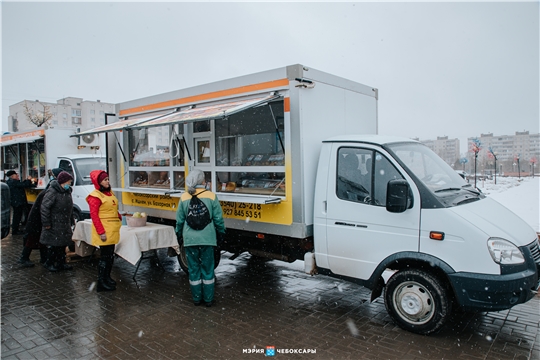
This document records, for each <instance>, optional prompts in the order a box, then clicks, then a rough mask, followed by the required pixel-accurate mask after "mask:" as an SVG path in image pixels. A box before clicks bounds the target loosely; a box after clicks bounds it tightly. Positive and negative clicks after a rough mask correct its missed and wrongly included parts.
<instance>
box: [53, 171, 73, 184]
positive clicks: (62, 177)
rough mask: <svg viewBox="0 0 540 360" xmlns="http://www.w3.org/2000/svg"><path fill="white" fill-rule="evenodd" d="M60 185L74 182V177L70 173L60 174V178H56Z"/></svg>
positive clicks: (63, 172)
mask: <svg viewBox="0 0 540 360" xmlns="http://www.w3.org/2000/svg"><path fill="white" fill-rule="evenodd" d="M56 180H57V181H58V183H59V184H64V183H67V182H68V181H70V180H73V176H71V175H70V174H69V173H68V172H65V171H62V172H60V174H58V177H57V178H56Z"/></svg>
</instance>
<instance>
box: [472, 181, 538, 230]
mask: <svg viewBox="0 0 540 360" xmlns="http://www.w3.org/2000/svg"><path fill="white" fill-rule="evenodd" d="M471 184H473V185H474V180H471ZM476 187H478V188H479V189H480V190H482V192H483V193H484V194H486V195H487V196H489V197H491V198H492V199H494V200H496V201H498V202H500V203H501V204H503V205H504V206H506V207H507V208H508V209H510V210H512V211H513V212H514V213H516V214H517V215H518V216H519V217H521V218H522V219H523V220H525V221H526V222H527V223H528V224H529V225H531V227H532V228H533V229H534V230H535V231H536V232H540V210H539V208H540V178H538V177H535V178H534V179H533V178H531V177H526V178H521V179H518V178H517V177H515V178H514V177H502V178H501V177H497V185H495V181H494V180H486V181H477V182H476Z"/></svg>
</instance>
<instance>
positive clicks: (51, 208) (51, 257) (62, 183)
mask: <svg viewBox="0 0 540 360" xmlns="http://www.w3.org/2000/svg"><path fill="white" fill-rule="evenodd" d="M72 181H73V177H72V176H71V175H70V174H69V173H67V172H65V171H62V172H61V173H60V174H58V177H57V179H56V180H53V181H51V186H50V188H49V190H47V193H46V194H45V196H44V197H43V202H42V203H41V223H42V230H41V237H40V239H39V242H40V243H42V244H43V245H47V249H48V253H47V261H46V262H45V264H44V266H45V268H47V270H49V271H61V270H71V269H73V267H72V266H70V265H67V264H66V246H68V245H69V244H70V243H71V241H72V240H71V237H72V235H73V230H72V229H71V217H72V212H73V199H72V198H71V191H72V189H71V186H70V185H71V182H72Z"/></svg>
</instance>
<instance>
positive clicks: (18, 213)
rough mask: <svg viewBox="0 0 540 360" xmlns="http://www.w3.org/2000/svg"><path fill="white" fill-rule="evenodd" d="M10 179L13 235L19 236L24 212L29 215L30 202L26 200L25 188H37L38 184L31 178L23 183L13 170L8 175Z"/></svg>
mask: <svg viewBox="0 0 540 360" xmlns="http://www.w3.org/2000/svg"><path fill="white" fill-rule="evenodd" d="M6 176H7V177H8V179H7V181H6V184H8V186H9V193H10V194H11V207H12V208H13V218H12V220H11V234H12V235H18V234H19V224H20V222H21V219H22V216H23V212H25V213H26V214H28V201H27V200H26V192H25V191H24V189H25V188H31V187H35V186H36V184H35V183H34V181H33V180H32V178H31V177H30V176H29V177H28V179H26V180H24V181H21V180H20V178H19V174H17V173H16V172H15V171H13V170H9V171H8V172H7V173H6Z"/></svg>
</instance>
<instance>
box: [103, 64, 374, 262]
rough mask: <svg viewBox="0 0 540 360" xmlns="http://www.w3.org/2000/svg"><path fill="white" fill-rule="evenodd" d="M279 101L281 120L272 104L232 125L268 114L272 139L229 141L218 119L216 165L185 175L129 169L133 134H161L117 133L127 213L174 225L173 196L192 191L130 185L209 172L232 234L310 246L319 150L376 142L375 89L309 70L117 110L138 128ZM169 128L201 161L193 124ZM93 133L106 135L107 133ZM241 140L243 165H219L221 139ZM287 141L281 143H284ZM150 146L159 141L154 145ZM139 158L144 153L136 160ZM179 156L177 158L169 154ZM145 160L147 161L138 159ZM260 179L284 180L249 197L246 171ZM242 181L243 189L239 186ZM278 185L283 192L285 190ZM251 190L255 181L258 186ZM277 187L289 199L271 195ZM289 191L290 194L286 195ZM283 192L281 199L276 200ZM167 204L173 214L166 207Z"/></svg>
mask: <svg viewBox="0 0 540 360" xmlns="http://www.w3.org/2000/svg"><path fill="white" fill-rule="evenodd" d="M273 96H276V97H277V98H276V99H274V100H269V101H271V102H272V103H273V104H274V105H273V106H274V109H272V111H273V112H274V114H272V113H271V112H269V111H268V105H266V104H264V103H263V104H262V105H255V106H254V107H249V106H248V107H247V108H246V109H245V110H244V111H241V112H239V113H236V114H235V115H231V116H230V119H234V118H235V116H236V117H237V119H239V120H237V121H238V124H240V126H243V127H244V128H248V127H250V126H251V124H250V121H251V118H249V119H248V120H245V121H243V122H242V120H241V119H240V117H242V116H245V117H249V114H250V112H251V111H255V112H257V111H259V110H260V113H257V114H259V115H261V117H264V122H262V123H261V124H259V126H261V127H268V129H266V130H264V136H265V138H264V139H262V136H260V134H257V135H251V137H250V135H247V136H244V137H243V138H242V134H244V133H246V132H250V131H251V130H245V129H244V128H240V129H236V130H235V131H231V132H229V133H227V134H225V136H224V137H220V134H219V133H216V132H219V130H218V128H219V127H220V126H222V124H224V122H225V120H223V119H222V118H215V120H213V121H211V125H210V130H211V131H209V132H206V135H207V136H205V137H204V139H205V140H209V141H210V148H211V149H212V154H211V155H212V158H211V159H210V163H199V162H198V161H197V159H191V160H189V158H188V157H187V154H184V157H185V162H184V163H183V164H182V165H181V166H177V165H174V162H175V161H177V160H176V159H173V160H171V161H169V162H168V164H169V165H166V166H151V167H150V166H140V165H141V164H140V163H130V160H128V159H127V158H126V159H124V156H126V157H127V155H126V154H127V153H128V152H130V151H133V150H134V148H136V147H137V144H135V142H137V141H135V142H133V143H132V144H130V140H129V139H127V138H128V137H129V136H128V133H129V132H130V130H131V132H135V131H137V129H139V133H140V132H141V131H147V132H151V131H152V129H155V125H148V122H146V123H144V122H143V123H142V124H141V125H140V126H133V125H131V126H128V127H126V129H127V131H123V132H122V133H117V136H123V149H122V151H119V149H120V148H119V147H118V146H114V145H113V144H112V145H113V146H109V151H111V148H112V149H115V152H116V158H115V159H116V160H117V162H116V164H114V165H113V164H109V166H116V167H118V169H116V171H113V173H116V177H114V175H112V176H111V177H113V178H114V181H115V183H113V188H114V189H115V190H116V191H121V192H122V193H123V196H122V202H123V209H124V210H126V211H131V212H134V211H140V209H141V208H145V207H146V209H144V211H145V212H146V213H147V214H149V216H151V217H156V218H160V219H169V220H174V219H175V210H176V204H177V202H178V199H177V197H178V196H179V195H178V194H174V192H175V191H176V192H181V191H184V188H183V186H180V187H176V188H175V186H174V185H175V184H172V183H173V181H170V182H171V184H170V187H167V186H166V187H164V188H163V189H160V190H159V191H156V189H155V188H152V187H150V186H148V187H144V186H137V187H134V186H130V185H133V182H134V180H135V179H134V178H133V177H134V176H135V175H134V170H143V171H147V172H150V174H149V175H150V176H151V175H152V174H151V173H152V172H155V171H156V170H159V171H165V172H168V173H169V178H171V179H173V178H174V176H175V175H174V174H175V172H176V171H179V172H183V173H184V176H185V174H186V173H187V172H188V171H189V169H190V168H199V169H201V170H203V171H208V173H209V177H208V179H207V180H209V181H211V183H212V184H213V186H212V190H213V191H215V192H216V193H217V195H218V197H219V199H220V200H221V201H222V205H223V209H224V215H225V218H226V226H227V229H229V230H231V231H234V230H239V231H243V232H254V233H265V234H271V235H275V236H278V237H284V238H287V239H288V240H291V239H299V240H300V239H306V238H309V237H311V236H312V235H313V211H312V209H313V192H314V186H315V181H314V179H315V174H316V167H317V162H318V156H319V151H320V143H321V141H322V140H323V139H325V138H326V137H328V136H329V135H330V136H331V135H338V134H342V133H368V134H374V133H376V132H377V90H376V89H373V88H372V87H369V86H365V85H362V84H359V83H356V82H353V81H350V80H347V79H344V78H340V77H337V76H334V75H330V74H327V73H324V72H321V71H317V70H314V69H308V68H306V67H304V66H301V65H293V66H288V67H283V68H279V69H274V70H270V71H265V72H261V73H257V74H252V75H247V76H241V77H238V78H234V79H229V80H223V81H219V82H215V83H211V84H207V85H201V86H197V87H193V88H188V89H184V90H178V91H174V92H170V93H165V94H161V95H156V96H152V97H148V98H143V99H138V100H134V101H129V102H125V103H121V104H118V105H117V109H116V112H117V115H118V116H119V118H120V119H121V121H120V122H119V123H122V121H126V120H128V121H129V120H130V119H133V118H135V119H136V118H141V119H143V120H144V119H145V118H146V119H148V118H152V117H156V116H160V115H163V114H168V113H170V112H174V111H180V112H182V111H184V109H189V107H192V106H195V109H197V108H200V109H204V108H208V107H212V106H215V105H216V104H227V103H231V102H235V101H238V100H244V99H247V100H249V99H260V98H263V99H265V98H270V99H271V98H272V97H273ZM265 108H266V109H265ZM244 114H248V115H244ZM272 116H274V117H275V118H272ZM165 117H167V116H165ZM126 118H127V119H126ZM198 119H200V118H198ZM175 121H176V122H175ZM199 121H200V120H199ZM276 121H277V122H279V124H278V127H279V129H278V131H279V134H277V132H276V130H275V122H276ZM126 123H127V121H126ZM150 123H152V121H150ZM161 124H163V125H164V126H162V127H161V128H163V130H162V131H163V132H165V130H164V128H165V127H167V126H171V127H173V126H178V127H180V128H181V132H183V136H184V137H185V140H186V143H187V148H188V151H189V152H190V154H191V156H192V157H195V153H196V151H197V149H196V144H195V143H194V141H196V140H197V139H198V138H197V136H198V135H199V134H197V133H195V132H194V131H196V130H194V128H195V126H196V123H195V122H194V120H193V119H188V120H186V121H178V120H175V119H174V118H173V119H172V120H170V121H168V120H164V121H163V122H162V123H161ZM238 124H237V125H238ZM227 126H234V124H232V123H229V124H227ZM121 128H122V127H120V129H121ZM169 129H171V128H169ZM94 131H100V129H99V128H98V129H95V130H94ZM169 131H170V130H169ZM169 135H170V133H169ZM235 136H236V139H235V141H236V143H235V146H237V147H238V146H240V145H239V143H240V142H241V141H242V142H244V145H243V149H242V150H243V153H241V157H242V158H241V159H237V160H239V162H238V163H237V164H236V163H235V164H234V165H233V164H232V163H229V164H228V165H230V166H220V164H219V163H218V161H219V159H217V157H218V156H219V155H218V154H216V152H214V151H213V150H214V149H216V148H219V147H220V146H222V145H220V141H222V139H227V138H228V139H231V138H234V137H235ZM256 136H260V137H261V139H260V140H257V139H256V138H255V137H256ZM111 137H112V136H111ZM111 137H110V138H111ZM280 137H281V139H279V138H280ZM268 138H271V140H272V142H274V144H272V145H267V144H264V140H267V139H268ZM251 139H255V141H259V142H260V143H259V144H255V146H252V147H249V146H247V145H246V144H245V142H246V141H251ZM148 141H150V142H152V141H151V139H148ZM229 141H231V140H229ZM281 143H282V144H283V145H281ZM162 145H163V146H168V145H170V144H169V140H168V139H167V140H166V141H163V142H162ZM149 146H150V144H149ZM157 147H159V145H158V146H157ZM126 149H128V150H126ZM140 149H141V147H140V146H139V147H138V150H137V151H140ZM172 151H173V150H172V149H169V154H170V153H171V152H172ZM216 151H217V150H216ZM122 152H123V153H124V155H122ZM138 155H141V154H137V155H135V156H138ZM237 155H239V154H237ZM130 156H131V155H130ZM250 156H252V157H253V158H252V159H251V162H250V161H249V159H250ZM258 157H261V158H262V159H261V160H263V161H264V160H266V162H268V161H269V159H270V160H272V157H273V158H274V159H275V158H280V157H281V159H283V160H284V161H283V160H282V161H278V162H276V163H279V165H272V166H268V165H267V164H263V161H261V162H260V164H256V160H257V158H258ZM126 160H127V161H126ZM165 161H166V160H165ZM131 165H136V166H131ZM252 170H254V171H256V172H254V173H252V175H253V177H264V176H265V175H264V174H273V173H277V176H276V178H275V179H264V180H272V182H270V181H269V182H268V184H269V186H270V188H269V190H268V191H258V190H254V191H253V192H250V191H248V188H247V187H243V188H242V190H240V189H239V187H240V186H241V183H240V182H241V180H242V179H239V176H240V175H239V171H240V172H244V173H246V172H248V171H252ZM230 172H232V173H230ZM122 174H128V175H129V176H132V178H129V179H128V177H127V176H122ZM222 174H227V175H230V177H232V178H234V179H223V178H220V177H222V176H221V175H222ZM224 180H228V181H224ZM230 180H233V181H230ZM273 180H276V181H273ZM234 181H235V182H236V183H235V184H231V182H234ZM253 181H255V180H253ZM279 181H282V183H281V184H279V186H278V185H277V184H278V183H279ZM244 182H245V183H247V182H249V179H247V180H245V181H244ZM225 183H227V184H225ZM224 184H225V185H224ZM227 185H229V186H231V187H234V186H236V189H235V191H222V190H223V189H226V187H227ZM276 188H279V189H278V190H281V191H276V192H272V191H270V190H272V189H273V190H275V189H276ZM283 189H284V191H282V190H283ZM239 190H240V191H239ZM259 190H263V189H260V186H259ZM278 193H279V196H276V194H278ZM169 194H170V195H169ZM164 202H167V203H168V204H169V205H170V206H169V207H163V206H161V205H163V203H164ZM132 204H133V205H135V206H132ZM154 204H156V205H154ZM164 209H166V210H164ZM266 240H268V238H266ZM293 241H294V240H293ZM291 260H293V259H291Z"/></svg>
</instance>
